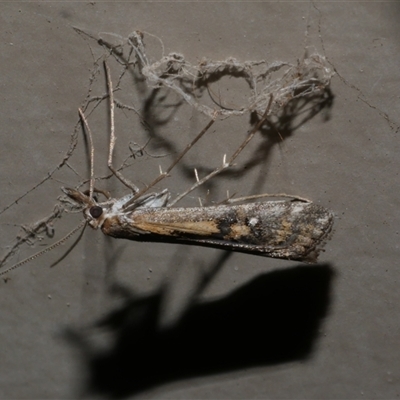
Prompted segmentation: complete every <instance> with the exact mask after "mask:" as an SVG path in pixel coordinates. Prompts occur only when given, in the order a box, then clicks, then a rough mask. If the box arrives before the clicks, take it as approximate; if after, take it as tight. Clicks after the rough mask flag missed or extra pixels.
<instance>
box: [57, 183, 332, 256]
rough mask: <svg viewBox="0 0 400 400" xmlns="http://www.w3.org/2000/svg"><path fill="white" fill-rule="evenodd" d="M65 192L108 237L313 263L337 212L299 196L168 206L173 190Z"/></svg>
mask: <svg viewBox="0 0 400 400" xmlns="http://www.w3.org/2000/svg"><path fill="white" fill-rule="evenodd" d="M63 191H64V193H65V194H66V195H67V196H68V197H69V198H71V199H72V200H73V201H75V202H76V203H77V204H79V205H81V206H83V207H84V210H83V214H84V216H85V219H86V221H87V223H88V224H89V226H91V227H92V228H93V229H101V231H102V232H103V233H104V234H105V235H108V236H112V237H114V238H119V239H129V240H136V241H150V242H168V243H182V244H192V245H199V246H208V247H216V248H221V249H225V250H231V251H239V252H245V253H251V254H258V255H262V256H266V257H274V258H283V259H288V260H298V261H306V262H314V261H316V259H317V256H318V250H319V249H318V246H319V245H321V244H322V243H323V241H324V240H325V239H326V237H327V235H328V234H329V232H330V231H331V228H332V224H333V215H332V213H331V212H330V211H328V210H326V209H325V208H323V207H321V206H319V205H316V204H313V203H307V202H303V201H299V200H293V201H287V200H281V201H265V202H255V203H247V204H240V205H231V204H228V205H217V206H210V207H193V208H181V207H176V208H175V207H174V208H169V207H167V205H168V200H169V198H170V193H169V191H168V190H163V191H162V192H160V193H152V194H146V195H143V196H141V197H139V198H138V199H137V200H134V201H132V199H133V198H134V194H129V195H127V196H124V197H122V198H121V199H118V200H116V199H109V200H108V201H106V202H103V203H98V202H96V201H95V200H94V199H93V198H90V197H89V196H87V195H86V194H84V193H82V192H80V191H78V190H76V189H70V188H63Z"/></svg>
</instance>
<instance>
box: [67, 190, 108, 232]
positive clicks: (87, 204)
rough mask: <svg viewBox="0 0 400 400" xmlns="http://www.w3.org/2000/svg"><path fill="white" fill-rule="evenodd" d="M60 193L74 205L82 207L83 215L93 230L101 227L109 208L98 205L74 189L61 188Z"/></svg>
mask: <svg viewBox="0 0 400 400" xmlns="http://www.w3.org/2000/svg"><path fill="white" fill-rule="evenodd" d="M62 191H63V192H64V193H65V194H66V195H67V196H68V197H69V198H70V199H72V200H73V201H74V202H75V203H77V204H78V205H80V206H82V207H83V215H84V217H85V219H86V221H87V223H88V224H89V225H90V226H91V227H92V228H93V229H97V228H99V227H101V226H102V225H103V222H104V220H105V218H106V214H107V212H108V211H109V208H110V207H109V206H107V205H104V204H100V203H98V202H97V201H96V200H95V199H93V198H90V197H89V196H88V195H87V194H85V193H82V192H80V191H79V190H76V189H71V188H62Z"/></svg>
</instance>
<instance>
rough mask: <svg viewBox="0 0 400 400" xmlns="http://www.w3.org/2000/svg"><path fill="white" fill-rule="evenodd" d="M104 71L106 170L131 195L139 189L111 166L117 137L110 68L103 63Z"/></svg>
mask: <svg viewBox="0 0 400 400" xmlns="http://www.w3.org/2000/svg"><path fill="white" fill-rule="evenodd" d="M104 69H105V72H106V80H107V90H108V99H109V102H110V143H109V147H108V162H107V164H108V168H109V169H110V171H111V172H112V173H113V175H114V176H115V177H116V178H118V179H119V180H120V181H121V182H122V183H123V184H124V185H125V186H126V187H128V188H129V189H131V190H132V192H133V193H137V192H139V188H138V187H137V186H136V185H135V184H134V183H132V182H131V181H130V180H129V179H127V178H125V177H124V176H123V175H122V174H121V173H120V172H119V171H118V170H116V169H115V168H114V166H113V153H114V147H115V142H116V140H117V137H116V136H115V124H114V108H115V105H114V92H113V86H112V81H111V76H110V68H109V67H108V65H107V63H106V62H105V61H104Z"/></svg>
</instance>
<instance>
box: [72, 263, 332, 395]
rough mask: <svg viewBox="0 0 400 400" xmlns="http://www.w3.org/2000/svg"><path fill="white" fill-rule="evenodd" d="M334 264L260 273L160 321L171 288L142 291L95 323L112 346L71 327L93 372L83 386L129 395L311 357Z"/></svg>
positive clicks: (126, 294)
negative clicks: (215, 297) (97, 343)
mask: <svg viewBox="0 0 400 400" xmlns="http://www.w3.org/2000/svg"><path fill="white" fill-rule="evenodd" d="M333 277H334V272H333V268H332V267H331V266H330V265H329V264H322V265H316V266H304V265H300V266H297V267H294V268H290V269H286V270H277V271H273V272H270V273H265V274H262V275H259V276H258V277H256V278H255V279H253V280H252V281H250V282H248V283H246V284H244V285H243V286H241V287H240V288H238V289H236V290H235V291H233V292H231V293H230V294H228V295H227V296H225V297H224V298H221V299H218V300H214V301H207V302H202V303H195V304H193V305H191V306H189V307H188V308H187V310H186V311H185V312H184V314H183V315H182V317H181V318H180V319H179V320H178V321H177V322H176V323H175V324H174V325H173V326H169V327H168V328H160V327H159V326H158V321H159V320H160V315H161V314H162V305H163V301H164V296H165V293H164V289H163V288H161V289H160V290H159V291H158V292H157V293H155V294H153V295H151V296H143V297H139V298H138V297H137V296H135V295H133V294H132V293H131V292H130V290H129V289H126V288H122V287H121V288H120V290H122V291H123V292H124V298H125V301H124V304H123V306H121V307H120V308H119V309H117V310H114V311H113V312H111V313H110V314H108V315H106V316H105V317H104V318H103V319H102V320H100V321H98V322H97V323H96V324H95V329H99V328H101V329H102V331H104V330H105V331H106V332H108V333H109V335H110V337H111V339H110V341H109V345H108V346H107V347H106V348H105V347H104V346H102V347H101V348H98V347H96V346H94V345H93V343H92V342H91V341H90V338H89V336H88V334H87V333H86V334H85V333H82V332H81V331H79V332H78V331H73V330H67V331H66V332H65V338H66V339H67V341H68V342H69V343H70V344H71V345H73V346H74V347H75V348H77V349H78V351H79V353H80V354H81V355H82V358H83V364H84V368H86V370H87V373H88V381H87V387H86V388H84V392H85V393H88V394H90V395H92V394H98V395H101V396H104V397H109V398H123V397H127V396H130V395H133V394H136V393H139V392H142V391H144V390H147V389H150V388H152V387H156V386H158V385H160V384H163V383H167V382H171V381H176V380H182V379H187V378H192V377H199V376H205V375H210V374H217V373H221V372H229V371H234V370H241V369H245V368H249V367H255V366H266V365H275V364H280V363H285V362H290V361H295V360H304V359H307V358H309V357H311V355H312V350H313V345H314V343H315V341H316V339H317V338H318V331H319V328H320V326H321V323H322V322H323V319H324V318H325V317H326V316H327V315H328V312H329V304H330V292H331V282H332V280H333Z"/></svg>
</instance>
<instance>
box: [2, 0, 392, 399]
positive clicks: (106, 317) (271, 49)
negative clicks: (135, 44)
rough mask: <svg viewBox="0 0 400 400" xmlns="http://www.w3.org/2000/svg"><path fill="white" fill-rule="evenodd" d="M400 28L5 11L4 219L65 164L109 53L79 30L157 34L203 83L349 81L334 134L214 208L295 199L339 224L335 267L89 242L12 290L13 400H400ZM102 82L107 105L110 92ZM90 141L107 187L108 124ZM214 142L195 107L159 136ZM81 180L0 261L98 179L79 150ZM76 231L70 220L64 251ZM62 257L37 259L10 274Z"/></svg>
mask: <svg viewBox="0 0 400 400" xmlns="http://www.w3.org/2000/svg"><path fill="white" fill-rule="evenodd" d="M399 18H400V6H399V4H398V3H396V2H352V1H348V2H315V3H308V2H281V3H276V2H226V3H222V2H204V3H203V2H135V3H133V2H90V3H78V2H76V3H70V2H30V3H25V2H21V3H18V2H13V3H11V2H10V3H4V2H3V3H2V5H1V14H0V21H1V30H0V32H1V42H0V46H1V49H0V50H1V51H0V54H1V55H0V59H1V70H2V73H1V77H0V82H1V112H0V117H1V124H0V126H1V135H0V140H1V146H0V153H1V156H0V162H1V169H0V182H1V184H0V187H1V198H0V209H4V207H6V206H7V205H8V204H10V203H12V202H13V201H14V200H15V199H17V198H18V197H19V196H21V195H23V194H24V193H25V192H26V191H27V190H29V189H30V188H32V187H34V186H35V185H36V184H38V183H39V182H40V181H41V180H42V179H43V178H44V177H46V176H47V174H48V173H49V172H50V171H52V170H53V169H54V168H55V167H56V166H57V165H58V164H59V163H60V161H61V160H62V158H63V155H64V153H65V151H66V150H67V149H68V146H69V141H70V135H71V132H72V131H73V129H74V125H75V124H76V122H77V120H78V116H77V108H78V107H79V105H80V104H81V103H82V102H83V100H84V98H85V96H86V94H87V91H88V85H89V78H90V70H91V68H92V67H93V58H92V57H93V55H92V54H91V51H90V46H92V47H93V48H95V44H94V43H93V42H91V43H90V45H89V43H88V41H86V40H84V39H83V37H82V36H80V35H78V34H77V33H76V31H74V29H73V26H75V27H78V28H81V29H83V30H85V31H88V32H91V33H93V34H94V35H97V34H98V33H99V32H108V33H116V34H118V35H121V36H122V37H126V36H128V35H129V33H130V32H132V31H134V30H137V29H139V30H141V31H144V32H149V33H151V34H153V35H156V36H157V37H159V38H161V39H162V41H163V43H164V45H165V52H166V53H168V52H170V51H176V52H180V53H183V54H184V55H185V57H186V58H187V59H188V60H190V61H191V62H192V63H193V64H195V63H197V62H199V61H200V60H201V59H202V58H203V57H208V58H211V59H215V60H223V59H226V58H227V57H231V56H232V57H235V58H237V59H238V60H241V61H245V60H261V59H265V60H267V61H270V62H272V61H276V60H281V61H288V62H292V63H295V62H296V60H297V59H299V58H301V57H302V55H303V53H304V47H305V45H308V46H314V47H315V48H316V49H317V50H318V51H319V52H320V53H322V54H324V55H325V56H326V57H327V58H328V59H329V61H330V62H331V64H332V65H333V66H334V67H335V68H336V70H337V73H338V74H336V76H335V77H334V78H333V79H332V84H331V90H332V94H333V95H334V102H333V105H332V107H331V108H330V109H329V110H328V111H329V112H328V115H323V114H324V113H323V112H322V113H320V114H318V115H316V116H315V117H314V118H312V119H311V120H310V121H308V122H307V123H306V124H304V125H302V126H301V127H299V128H297V129H296V130H295V131H293V132H292V134H291V135H290V137H288V138H286V140H285V141H284V142H283V143H279V141H277V142H276V143H275V144H276V145H274V146H271V149H270V151H269V152H268V157H267V158H266V160H264V162H259V163H257V165H256V167H255V168H253V169H252V170H251V171H250V172H249V173H243V174H238V176H229V175H228V176H227V177H225V180H222V181H221V182H222V183H220V184H218V185H216V186H214V187H212V188H211V189H212V191H213V192H212V195H215V196H216V197H218V196H219V198H223V196H224V193H225V190H226V189H229V190H230V192H231V193H233V192H238V193H239V194H240V195H247V194H255V193H264V192H269V193H274V192H275V193H276V192H288V193H294V194H297V195H300V196H304V197H307V198H310V199H312V200H313V201H315V202H317V203H318V204H321V205H324V206H326V207H328V208H330V209H332V210H333V211H334V213H335V215H336V221H335V231H334V234H333V237H332V239H331V240H330V241H329V242H328V243H327V246H326V251H325V252H324V253H322V254H321V257H320V264H317V265H314V266H307V265H301V264H299V263H295V262H288V261H279V260H271V259H266V258H262V257H256V256H251V255H243V254H227V253H224V252H222V251H218V250H213V249H204V248H193V247H187V246H185V247H183V246H176V245H168V244H146V243H145V244H143V243H129V242H123V241H116V240H111V239H106V238H104V237H103V235H102V234H101V232H93V231H91V230H89V229H87V230H86V231H85V233H84V236H83V238H82V240H81V241H80V242H79V244H78V245H77V246H76V247H75V248H74V249H73V250H72V251H71V252H70V254H68V255H67V256H66V257H65V258H64V259H63V260H62V261H61V262H59V263H58V264H57V265H56V266H55V267H53V268H50V266H51V265H52V263H54V261H55V260H57V258H59V257H61V256H62V255H63V254H64V253H65V252H66V251H67V249H68V247H69V246H70V244H66V245H64V246H61V247H59V248H58V249H57V250H54V251H53V252H51V253H50V254H47V255H45V256H43V257H41V258H40V259H37V260H35V261H33V262H31V263H30V264H29V265H27V266H24V267H21V268H20V269H18V270H15V271H13V272H12V273H10V274H9V275H8V277H9V278H10V279H9V280H7V281H4V280H1V282H0V335H1V340H0V349H1V350H0V353H1V356H0V397H1V398H4V399H6V398H7V399H11V398H19V399H33V398H38V399H39V398H40V399H51V398H71V397H81V396H83V397H128V398H134V397H136V398H174V399H177V398H182V399H183V398H185V399H187V398H271V399H272V398H274V399H276V398H282V399H298V398H310V399H321V398H324V399H333V398H335V399H338V398H339V399H349V398H352V399H355V398H357V399H361V398H375V399H376V398H382V399H383V398H385V399H389V398H390V399H393V398H398V397H399V396H400V346H399V343H400V294H399V288H398V286H399V283H400V268H399V261H398V260H399V238H400V235H399V231H400V212H399V207H400V201H399V170H400V161H399V160H400V158H399V151H400V145H399V143H400V141H399V134H400V131H399V126H400V121H399V115H400V109H399V108H400V107H399V104H400V101H399V93H400V79H399V65H400V59H399V54H400V51H399V43H400V40H399V39H400V34H399V32H400V25H399ZM306 33H307V34H306ZM115 38H116V37H114V39H115ZM147 38H148V39H147ZM116 40H117V39H116ZM146 40H148V42H146ZM145 42H146V43H153V44H154V43H155V42H156V41H155V40H154V39H152V38H151V37H150V36H145ZM149 48H150V45H149ZM155 48H156V47H155ZM98 82H99V85H100V86H98V87H97V90H98V91H97V94H99V93H101V91H103V92H104V91H105V87H104V86H101V82H102V76H99V79H98ZM225 84H226V82H225ZM232 84H233V83H232ZM132 87H134V86H132ZM228 87H229V86H228ZM139 95H140V94H139ZM239 97H240V96H239ZM135 118H136V119H135ZM134 121H136V122H134ZM90 122H91V127H92V130H93V132H95V136H96V140H95V141H96V162H97V164H96V165H97V166H96V168H98V169H97V170H96V174H97V175H98V176H100V175H102V173H103V174H104V173H105V160H106V152H107V148H106V142H107V111H106V108H99V110H98V112H97V114H96V118H93V119H92V120H91V121H90ZM206 122H207V119H206V118H204V117H203V116H199V115H198V114H196V113H194V112H193V111H192V110H190V108H189V107H187V106H182V107H180V108H179V110H178V112H177V113H176V114H174V115H172V117H171V118H169V119H168V120H167V121H166V122H165V123H164V122H160V124H159V126H158V127H157V133H158V134H159V135H160V137H162V136H164V137H169V136H168V135H173V134H175V135H176V136H171V137H174V138H176V139H173V140H176V141H177V143H178V144H179V143H180V144H181V146H182V145H184V144H185V143H187V142H188V140H189V139H190V138H191V137H194V135H195V134H196V133H197V132H199V131H200V130H201V129H202V127H204V126H205V124H206ZM135 124H136V125H135ZM139 125H140V124H138V122H137V117H135V115H134V114H133V113H126V114H123V113H120V114H119V115H118V117H117V133H118V135H119V139H120V141H119V142H118V144H119V147H118V150H117V151H118V157H120V159H121V160H122V159H123V157H124V155H126V154H127V153H126V143H128V142H129V140H134V141H136V142H140V140H141V139H143V138H139V139H138V135H139V130H138V129H137V128H134V129H133V128H132V126H136V127H137V126H139ZM248 126H249V125H248V120H247V119H246V118H241V119H234V118H232V119H228V120H226V121H223V122H220V123H218V124H215V125H214V126H213V128H212V132H211V135H210V138H209V139H206V140H205V142H204V144H202V145H201V146H203V147H201V146H200V145H199V150H198V151H197V152H195V153H193V155H191V156H190V157H189V159H188V161H187V165H188V166H189V167H190V166H196V165H207V166H211V165H218V164H219V163H220V162H221V161H222V156H223V154H224V152H229V150H232V149H233V147H232V144H231V142H234V139H233V138H239V140H240V138H242V137H243V135H244V134H245V132H246V130H247V129H248ZM214 135H216V137H214ZM231 138H232V139H231ZM124 140H125V142H124ZM236 140H237V139H236ZM264 144H265V143H264ZM200 149H201V150H200ZM152 152H153V153H154V152H155V153H156V154H158V155H160V152H162V153H163V154H164V153H173V151H172V150H171V149H169V151H165V149H164V148H163V149H159V150H158V152H157V141H155V142H154V147H153V148H152ZM152 155H154V154H152ZM166 160H168V156H166V157H164V158H163V157H161V158H154V157H153V156H144V157H141V158H138V159H137V160H135V161H136V162H137V163H136V164H134V165H133V166H132V167H131V168H130V169H129V171H132V174H133V175H132V179H135V181H136V182H137V181H138V180H137V179H141V180H142V181H143V182H149V180H150V179H151V178H152V177H155V176H156V175H157V173H158V172H157V171H158V164H160V163H164V162H167V161H166ZM238 162H239V161H238ZM69 165H70V167H71V168H68V167H67V166H64V167H63V168H61V170H60V171H57V172H56V173H55V174H54V176H53V177H52V179H51V180H48V181H47V182H46V183H45V184H44V185H41V186H39V187H38V188H37V189H35V190H33V191H32V192H31V193H30V194H29V195H28V196H26V197H24V198H23V199H22V200H21V201H19V202H18V204H15V205H13V206H12V207H11V208H9V209H8V210H7V211H5V212H3V213H2V214H1V215H0V219H1V221H0V223H1V225H0V227H1V242H0V243H1V246H2V251H3V252H6V251H7V246H9V245H10V244H12V243H14V241H15V238H16V235H17V234H18V231H19V227H18V226H19V225H21V224H29V223H33V222H35V221H37V220H38V219H40V218H42V217H44V216H45V215H48V214H49V213H50V212H51V210H52V208H53V206H54V204H55V202H56V199H57V197H58V196H59V195H60V190H59V188H60V187H61V186H64V185H66V186H74V185H76V184H77V183H79V182H81V181H82V179H83V178H82V177H86V176H87V168H86V167H87V163H86V159H85V152H84V146H83V142H82V137H81V136H79V144H78V147H77V150H76V152H75V153H74V156H73V157H72V158H71V160H69ZM166 165H168V164H166ZM189 169H190V170H191V168H189ZM73 170H75V171H76V172H77V174H79V175H76V174H75V173H74V172H73ZM184 172H185V171H183V170H182V169H178V170H177V171H176V178H174V177H172V178H171V180H170V181H168V182H166V183H165V185H166V186H168V187H170V188H171V190H172V191H173V192H179V191H182V190H183V189H184V188H186V187H187V186H188V184H189V182H193V177H190V176H188V174H186V175H185V174H184ZM135 173H136V174H138V176H139V178H138V177H137V176H136V177H135V175H134V174H135ZM254 182H257V187H254V185H253V183H254ZM102 184H104V185H108V187H107V189H108V190H111V191H112V192H113V194H115V195H116V196H120V195H122V194H123V193H126V191H125V189H124V188H121V185H120V184H119V183H116V182H110V183H108V181H103V182H102ZM219 185H220V186H219ZM193 197H194V198H193V202H194V205H197V203H196V199H195V196H193ZM80 219H81V216H80V215H64V216H63V218H62V219H61V220H60V221H57V224H56V225H55V232H56V237H55V239H57V238H60V237H62V235H63V234H65V233H66V232H68V230H69V229H72V228H73V227H74V226H75V225H76V224H77V223H78V222H79V221H80ZM72 242H73V241H72ZM50 243H52V240H51V239H49V238H45V239H44V240H43V241H42V242H40V243H38V242H37V243H36V244H35V246H34V247H28V246H26V247H25V248H23V249H22V248H21V251H20V252H18V253H17V255H16V256H15V258H14V259H13V262H16V261H18V260H20V259H22V258H23V257H25V256H26V255H29V254H32V253H33V252H36V251H37V250H40V249H41V248H43V244H45V245H46V244H50ZM8 265H11V262H10V263H9V264H8ZM213 269H215V270H218V273H216V274H215V275H213V276H212V279H211V280H210V282H208V284H207V285H204V288H203V287H202V286H201V285H202V279H201V278H202V277H203V276H204V274H205V273H206V271H211V270H213ZM199 288H201V289H204V290H201V289H199ZM196 290H198V292H201V295H200V298H201V301H200V302H197V301H195V300H197V297H198V292H197V291H196Z"/></svg>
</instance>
